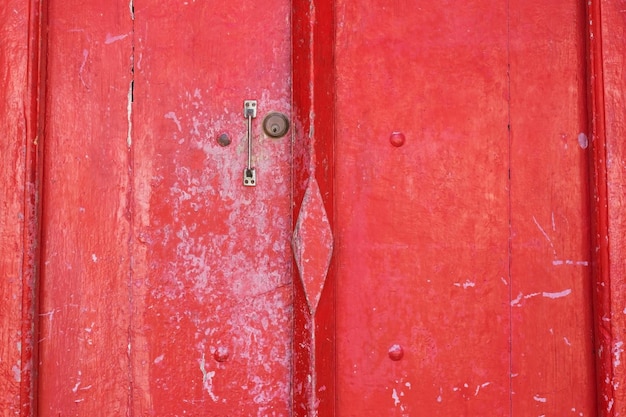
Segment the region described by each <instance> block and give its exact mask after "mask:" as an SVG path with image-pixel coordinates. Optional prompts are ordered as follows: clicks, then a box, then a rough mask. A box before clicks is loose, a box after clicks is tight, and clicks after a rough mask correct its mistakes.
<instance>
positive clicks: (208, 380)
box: [200, 353, 219, 402]
mask: <svg viewBox="0 0 626 417" xmlns="http://www.w3.org/2000/svg"><path fill="white" fill-rule="evenodd" d="M200 371H201V372H202V386H203V387H204V389H205V390H206V392H208V393H209V396H210V397H211V399H212V400H213V402H217V401H218V400H219V397H218V396H217V395H215V394H214V393H213V377H214V376H215V371H207V370H206V361H205V359H204V353H203V354H202V359H200Z"/></svg>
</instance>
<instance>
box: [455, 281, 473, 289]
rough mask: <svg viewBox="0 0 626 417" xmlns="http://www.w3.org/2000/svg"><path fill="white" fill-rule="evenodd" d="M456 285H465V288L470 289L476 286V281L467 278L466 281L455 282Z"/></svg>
mask: <svg viewBox="0 0 626 417" xmlns="http://www.w3.org/2000/svg"><path fill="white" fill-rule="evenodd" d="M454 286H455V287H463V289H464V290H466V289H468V288H473V287H475V286H476V283H475V282H472V281H470V280H465V282H463V283H461V282H455V283H454Z"/></svg>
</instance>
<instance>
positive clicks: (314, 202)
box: [292, 178, 333, 314]
mask: <svg viewBox="0 0 626 417" xmlns="http://www.w3.org/2000/svg"><path fill="white" fill-rule="evenodd" d="M292 244H293V252H294V257H295V259H296V265H298V272H299V273H300V279H301V280H302V284H303V287H304V292H305V295H306V299H307V302H308V304H309V309H310V310H311V314H315V310H316V309H317V305H318V303H319V301H320V296H321V294H322V290H323V289H324V283H325V282H326V274H327V273H328V267H329V266H330V259H331V258H332V255H333V233H332V230H331V228H330V223H329V222H328V217H327V216H326V210H325V209H324V202H323V201H322V194H321V193H320V189H319V185H318V184H317V181H316V180H315V178H311V180H310V181H309V186H308V188H307V190H306V192H305V193H304V199H303V200H302V207H300V213H299V214H298V221H297V222H296V228H295V230H294V232H293V240H292Z"/></svg>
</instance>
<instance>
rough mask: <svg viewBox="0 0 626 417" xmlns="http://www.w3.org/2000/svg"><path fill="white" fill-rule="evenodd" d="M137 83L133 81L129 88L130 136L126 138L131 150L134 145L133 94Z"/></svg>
mask: <svg viewBox="0 0 626 417" xmlns="http://www.w3.org/2000/svg"><path fill="white" fill-rule="evenodd" d="M134 84H135V81H134V80H131V81H130V85H129V86H128V104H127V111H128V135H127V136H126V144H127V145H128V147H129V148H130V147H131V146H132V144H133V93H134V91H133V90H134V87H135V86H134Z"/></svg>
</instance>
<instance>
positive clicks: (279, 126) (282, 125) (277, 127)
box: [263, 112, 289, 138]
mask: <svg viewBox="0 0 626 417" xmlns="http://www.w3.org/2000/svg"><path fill="white" fill-rule="evenodd" d="M263 130H264V131H265V133H266V134H267V136H269V137H272V138H282V137H283V136H285V135H286V134H287V131H289V120H288V119H287V116H285V115H284V114H283V113H278V112H272V113H268V114H267V116H265V119H263Z"/></svg>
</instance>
